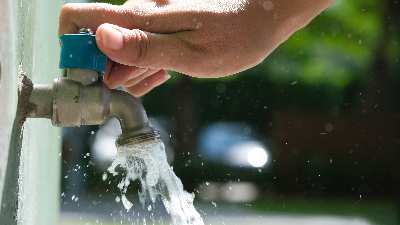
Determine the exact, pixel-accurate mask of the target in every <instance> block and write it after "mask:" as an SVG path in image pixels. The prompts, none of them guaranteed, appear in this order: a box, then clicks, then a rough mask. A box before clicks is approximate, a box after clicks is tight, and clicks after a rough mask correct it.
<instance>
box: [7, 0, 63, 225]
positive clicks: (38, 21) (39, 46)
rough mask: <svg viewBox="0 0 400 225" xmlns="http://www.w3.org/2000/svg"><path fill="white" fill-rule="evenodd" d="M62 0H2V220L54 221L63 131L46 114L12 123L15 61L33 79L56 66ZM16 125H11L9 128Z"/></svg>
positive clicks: (45, 79)
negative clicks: (42, 117)
mask: <svg viewBox="0 0 400 225" xmlns="http://www.w3.org/2000/svg"><path fill="white" fill-rule="evenodd" d="M62 4H63V1H62V0H51V1H48V0H0V6H1V7H0V21H1V23H0V115H1V117H0V199H1V205H0V206H1V207H0V221H1V222H0V224H7V225H8V224H29V225H31V224H57V223H58V213H59V203H60V174H61V157H60V156H59V154H60V152H61V139H60V136H61V132H60V129H59V128H55V127H53V126H52V125H51V121H50V120H47V119H28V120H27V121H26V122H25V125H24V129H23V137H22V136H20V132H19V130H18V127H17V126H15V125H16V123H15V122H16V120H15V115H16V108H17V102H18V101H17V82H18V66H19V64H20V63H22V69H23V71H24V72H25V73H26V75H27V76H28V77H29V78H30V79H31V80H32V81H33V82H34V83H36V84H51V83H52V82H53V79H54V78H55V77H60V76H61V71H60V70H59V69H58V61H59V49H60V47H59V44H58V35H57V30H58V16H59V12H60V9H61V6H62ZM13 128H14V129H13Z"/></svg>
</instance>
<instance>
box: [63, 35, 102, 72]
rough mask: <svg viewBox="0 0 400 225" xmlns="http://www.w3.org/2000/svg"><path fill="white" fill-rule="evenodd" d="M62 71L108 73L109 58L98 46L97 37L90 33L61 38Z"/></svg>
mask: <svg viewBox="0 0 400 225" xmlns="http://www.w3.org/2000/svg"><path fill="white" fill-rule="evenodd" d="M60 41H61V53H60V65H59V67H60V69H66V68H82V69H91V70H95V71H98V72H99V73H100V75H104V74H105V73H106V65H107V56H106V55H105V54H104V53H102V52H101V51H100V49H99V48H98V47H97V45H96V36H95V35H92V34H88V33H79V34H64V35H61V36H60Z"/></svg>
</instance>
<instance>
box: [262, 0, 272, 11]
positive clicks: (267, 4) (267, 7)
mask: <svg viewBox="0 0 400 225" xmlns="http://www.w3.org/2000/svg"><path fill="white" fill-rule="evenodd" d="M263 7H264V9H265V10H267V11H270V10H272V8H274V5H273V4H272V2H271V1H265V2H264V4H263Z"/></svg>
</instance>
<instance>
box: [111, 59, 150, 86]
mask: <svg viewBox="0 0 400 225" xmlns="http://www.w3.org/2000/svg"><path fill="white" fill-rule="evenodd" d="M146 71H147V69H146V68H139V67H136V66H127V65H122V64H118V63H113V65H112V66H111V69H110V70H109V72H108V73H106V75H105V76H104V80H103V81H104V83H106V84H107V86H108V87H109V88H111V89H114V88H117V87H119V86H121V85H122V84H124V83H126V82H127V81H129V80H131V79H134V78H136V77H138V76H140V75H142V74H143V73H144V72H146Z"/></svg>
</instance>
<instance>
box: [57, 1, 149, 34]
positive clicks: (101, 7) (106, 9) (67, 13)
mask: <svg viewBox="0 0 400 225" xmlns="http://www.w3.org/2000/svg"><path fill="white" fill-rule="evenodd" d="M130 14H134V12H131V11H130V10H128V9H127V8H126V7H123V6H116V5H111V4H106V3H70V4H66V5H64V6H63V7H62V9H61V12H60V18H59V30H58V35H63V34H76V33H77V32H78V30H79V29H80V28H89V29H91V30H92V31H93V32H95V31H96V29H97V27H99V26H100V25H101V24H103V23H106V22H108V23H112V24H118V25H120V26H122V27H128V28H129V27H132V26H134V27H136V28H138V27H142V26H143V24H142V23H143V22H142V23H140V22H135V19H134V18H133V17H132V16H127V15H130Z"/></svg>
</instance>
